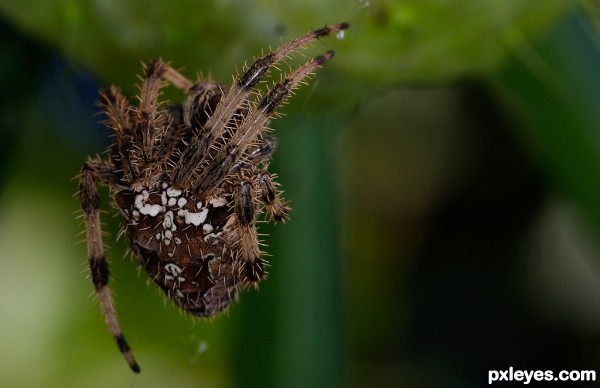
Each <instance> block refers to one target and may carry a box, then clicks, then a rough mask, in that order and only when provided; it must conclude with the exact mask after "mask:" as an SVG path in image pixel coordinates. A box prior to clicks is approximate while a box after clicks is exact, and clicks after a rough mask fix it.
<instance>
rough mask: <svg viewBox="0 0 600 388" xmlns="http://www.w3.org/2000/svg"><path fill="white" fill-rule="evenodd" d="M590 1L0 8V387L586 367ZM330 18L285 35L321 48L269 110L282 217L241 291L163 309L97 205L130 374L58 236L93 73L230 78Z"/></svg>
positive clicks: (276, 381)
mask: <svg viewBox="0 0 600 388" xmlns="http://www.w3.org/2000/svg"><path fill="white" fill-rule="evenodd" d="M598 15H600V5H599V4H598V2H596V1H586V2H581V1H549V0H535V1H534V0H529V1H521V0H488V1H479V0H471V1H468V0H461V1H458V0H457V1H442V0H426V1H423V0H405V1H397V2H394V1H366V0H361V1H341V0H340V1H331V2H325V1H304V2H293V3H291V4H290V3H285V4H284V3H283V2H278V1H270V0H263V1H211V2H200V1H191V0H187V1H186V0H181V1H170V2H167V1H129V2H127V3H125V2H118V1H107V0H104V1H102V0H97V1H90V0H88V1H84V0H79V1H78V0H60V1H52V2H50V1H39V0H38V1H34V0H21V1H12V0H11V1H7V0H2V1H0V86H1V87H2V92H1V93H0V314H1V317H2V318H1V319H0V385H1V386H17V385H18V386H26V387H42V386H44V387H46V386H57V387H58V386H60V387H82V386H86V387H87V386H90V387H107V386H111V387H112V386H117V387H120V386H140V387H163V386H171V387H238V386H240V387H254V386H255V387H336V386H340V387H341V386H344V387H366V386H373V387H375V386H376V387H397V386H411V387H454V386H456V387H478V386H487V371H488V370H489V369H508V368H509V367H511V366H513V367H514V368H516V369H542V370H545V369H552V370H555V371H559V370H562V369H567V370H570V369H595V370H599V371H600V367H599V365H600V262H599V261H598V259H599V258H600V256H599V253H600V251H599V250H598V241H599V238H598V233H599V231H600V109H599V107H600V39H599V34H598V30H597V26H596V18H597V17H598ZM340 21H348V22H350V24H351V26H352V27H351V29H349V30H348V31H347V33H346V34H345V37H344V39H342V40H339V39H335V38H328V39H322V40H321V41H319V42H317V43H316V44H314V45H313V46H312V47H311V48H310V49H309V50H308V51H305V52H304V53H305V55H307V56H310V55H315V54H317V53H321V52H324V51H326V50H328V49H333V50H335V51H336V57H335V58H334V60H333V61H332V62H331V63H328V64H327V66H325V68H324V69H321V70H320V71H319V72H318V74H317V76H316V77H315V78H314V79H313V80H312V81H311V83H310V85H309V86H306V87H304V88H303V89H301V90H300V91H299V92H298V93H297V94H296V96H295V97H294V99H293V100H292V101H291V102H290V104H288V105H287V106H286V107H285V108H284V109H283V110H282V111H283V112H284V113H285V116H284V117H282V118H280V119H278V120H276V121H274V122H273V123H272V126H273V127H274V128H275V129H276V134H277V136H278V138H279V139H280V146H279V149H278V151H277V153H276V154H275V158H274V162H273V163H272V169H273V170H274V171H275V172H277V173H278V174H279V175H280V179H279V180H280V182H281V183H282V186H283V188H284V189H285V192H286V198H287V199H289V200H290V201H291V206H292V207H293V212H292V214H291V220H290V221H289V222H288V223H286V224H285V225H278V226H276V227H273V226H271V225H261V231H263V232H265V233H269V234H270V236H268V237H265V240H266V242H267V243H268V245H269V247H268V251H269V252H270V253H271V254H272V258H271V260H270V261H271V267H270V277H269V279H267V280H266V281H265V282H263V283H262V284H261V289H260V291H259V292H256V291H249V292H246V293H244V294H243V295H242V297H241V300H240V303H237V304H236V305H234V306H233V307H232V308H231V309H230V311H229V312H228V313H227V314H225V315H224V316H222V317H219V318H216V319H213V320H210V321H194V320H192V319H190V318H189V317H186V316H184V315H182V314H180V313H179V312H178V311H177V310H176V309H175V308H174V307H173V306H172V305H171V304H170V303H165V301H164V298H163V297H162V296H161V295H159V293H158V291H156V290H155V287H154V285H151V284H150V285H147V284H146V283H147V282H146V280H145V278H144V275H143V274H142V275H141V276H138V274H137V269H136V265H135V264H134V262H133V261H132V260H131V259H130V258H129V257H128V256H126V248H127V243H126V242H125V241H123V240H121V241H118V242H116V241H115V236H116V234H117V232H118V230H119V226H118V223H119V220H118V218H115V217H111V216H110V212H107V213H106V214H104V218H103V220H104V222H105V224H106V231H107V232H108V235H107V236H106V243H107V245H108V246H109V248H108V255H109V257H110V259H111V262H112V268H113V276H112V285H113V288H114V290H115V298H116V300H117V307H118V310H119V312H120V317H121V321H122V326H123V330H124V332H125V334H126V335H127V337H128V339H129V341H130V343H131V345H132V347H133V350H134V353H135V355H136V357H137V358H138V361H139V362H140V364H141V366H142V369H143V371H142V374H140V375H139V376H134V375H133V374H132V373H131V372H130V371H129V370H128V368H127V366H126V364H125V362H124V361H123V359H122V357H121V356H120V355H119V354H118V351H117V349H116V347H115V346H114V343H113V341H112V339H111V338H110V336H109V334H108V333H107V330H106V328H105V325H104V323H103V322H102V319H101V317H100V312H99V309H98V307H97V306H96V305H95V303H94V302H93V298H92V296H91V295H92V290H93V287H92V284H91V281H90V280H89V278H88V276H87V269H86V257H87V253H86V249H85V244H76V242H77V241H79V240H82V239H83V236H82V235H79V236H77V234H78V233H79V232H81V231H82V230H83V226H82V225H81V224H80V220H78V219H76V216H77V213H76V211H77V209H78V201H77V199H76V198H74V197H73V195H74V193H75V192H76V190H77V181H76V180H74V179H73V178H74V177H76V175H77V173H78V170H79V168H80V166H81V163H82V162H83V161H84V160H85V157H86V155H95V154H99V153H101V152H102V151H103V150H104V149H105V147H106V146H107V145H108V143H109V139H107V137H106V135H107V131H106V130H105V129H104V128H102V127H101V126H100V125H98V124H97V120H98V117H97V116H95V115H94V114H95V112H96V111H97V108H96V107H95V106H94V102H95V99H96V95H97V91H98V89H99V88H101V87H103V86H107V85H109V84H117V85H119V86H121V88H122V89H123V90H124V92H125V93H126V94H127V95H129V96H133V95H134V94H135V92H136V88H135V86H134V85H135V83H136V82H137V78H136V74H139V72H140V68H141V66H140V63H141V61H147V60H149V59H151V58H154V57H162V58H163V59H165V60H169V61H171V62H172V63H173V66H174V67H176V68H179V69H181V71H182V72H183V73H184V74H186V75H188V76H189V77H191V78H193V77H194V76H195V74H196V73H200V72H202V73H203V74H204V75H205V76H208V75H209V74H210V75H211V76H212V77H213V78H215V79H217V80H219V81H221V82H230V80H231V76H232V74H235V73H236V71H241V68H242V65H243V64H244V61H250V60H251V59H252V57H253V56H256V55H259V54H260V52H261V51H260V50H261V48H262V49H265V50H266V49H268V47H269V46H275V45H277V44H278V43H279V42H280V41H281V40H287V39H290V38H292V37H294V36H297V35H299V34H302V33H305V32H306V31H308V30H309V29H313V28H319V27H321V26H323V25H325V24H327V23H335V22H340ZM301 60H302V59H301V57H297V58H294V59H291V60H290V61H289V64H290V65H292V66H293V65H294V64H297V63H299V62H301ZM281 68H282V69H283V70H287V68H288V66H287V65H283V66H281ZM236 69H237V70H236ZM166 97H167V98H169V99H171V100H177V99H180V98H182V96H181V95H180V94H178V93H177V92H176V91H168V92H167V93H166ZM106 194H107V193H106V191H103V201H104V204H105V208H106V210H109V206H108V205H107V204H108V198H107V195H106ZM579 385H581V386H585V384H583V383H581V384H579ZM579 385H578V386H579Z"/></svg>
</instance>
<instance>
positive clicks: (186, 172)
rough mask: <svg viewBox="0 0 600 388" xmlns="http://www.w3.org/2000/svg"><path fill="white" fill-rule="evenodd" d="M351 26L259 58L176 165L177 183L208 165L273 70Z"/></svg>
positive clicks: (336, 27)
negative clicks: (241, 110) (210, 155)
mask: <svg viewBox="0 0 600 388" xmlns="http://www.w3.org/2000/svg"><path fill="white" fill-rule="evenodd" d="M348 27H349V24H348V23H340V24H334V25H331V26H327V27H323V28H321V29H318V30H315V31H312V32H309V33H308V34H306V35H304V36H301V37H299V38H296V39H294V40H292V41H290V42H288V43H285V44H282V45H280V46H279V47H277V48H276V49H275V50H273V51H271V52H270V53H269V54H267V55H265V56H263V57H261V58H259V59H256V60H255V61H254V62H253V63H252V65H250V67H249V68H248V69H247V70H246V71H245V72H244V73H243V74H242V75H241V76H238V77H237V79H235V80H234V83H233V85H232V86H231V88H230V89H229V91H228V92H227V93H226V94H225V96H224V97H223V98H221V100H220V101H219V104H218V105H217V108H216V109H215V111H214V113H213V114H212V115H211V116H210V118H209V119H208V121H207V122H206V125H205V130H204V131H203V135H202V136H201V137H198V138H194V139H193V140H192V143H198V145H195V144H191V147H190V148H189V149H188V150H187V151H186V152H184V153H183V154H182V155H181V158H180V160H179V164H178V165H177V166H176V167H175V174H174V180H175V183H176V184H178V185H183V184H185V183H187V182H188V181H189V180H190V179H191V177H192V176H193V175H194V173H195V172H196V171H195V170H198V168H199V166H202V165H203V164H204V162H205V161H206V155H207V154H208V153H207V152H206V150H208V149H209V148H211V147H212V145H213V144H214V142H215V139H219V138H220V137H221V135H222V134H223V133H224V131H226V130H228V126H227V124H228V123H229V121H230V119H231V118H232V117H233V116H234V114H235V112H236V110H237V109H238V107H239V106H242V105H243V104H245V102H246V101H247V99H248V97H249V95H250V94H251V93H252V92H253V90H254V87H255V86H256V85H257V84H258V83H259V82H260V80H261V79H263V78H264V77H265V76H266V74H267V73H268V71H269V69H271V68H272V67H273V66H274V65H275V64H276V63H278V62H280V61H282V60H283V59H285V58H286V57H288V56H289V55H290V54H292V53H294V52H296V51H298V50H299V49H301V48H303V47H306V46H307V45H308V44H310V43H311V42H313V41H315V40H317V39H319V38H321V37H324V36H328V35H330V34H335V33H337V32H339V31H342V30H345V29H347V28H348Z"/></svg>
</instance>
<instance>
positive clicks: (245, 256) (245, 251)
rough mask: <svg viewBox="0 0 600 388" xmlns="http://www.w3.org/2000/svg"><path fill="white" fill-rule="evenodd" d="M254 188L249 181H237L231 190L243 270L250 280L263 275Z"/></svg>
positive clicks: (255, 280)
mask: <svg viewBox="0 0 600 388" xmlns="http://www.w3.org/2000/svg"><path fill="white" fill-rule="evenodd" d="M254 197H255V194H254V188H253V187H252V184H251V183H250V182H245V181H243V182H240V183H238V184H237V185H236V186H235V188H234V191H233V201H234V202H233V203H234V211H235V215H236V217H237V220H238V222H239V243H240V252H241V257H242V260H243V266H244V268H243V269H244V272H245V275H246V277H247V278H248V280H249V281H251V282H258V281H259V280H261V279H262V278H263V277H264V275H265V269H264V264H263V260H262V259H261V258H260V255H261V252H260V249H259V246H258V237H257V235H256V205H255V203H254Z"/></svg>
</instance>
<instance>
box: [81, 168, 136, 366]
mask: <svg viewBox="0 0 600 388" xmlns="http://www.w3.org/2000/svg"><path fill="white" fill-rule="evenodd" d="M109 164H110V163H108V162H103V161H98V160H90V161H88V162H86V163H85V164H84V165H83V168H82V169H81V174H80V176H79V199H80V201H81V209H82V210H83V218H84V221H85V229H86V233H87V246H88V254H89V265H90V273H91V276H92V282H93V283H94V288H95V294H96V298H97V299H98V302H99V303H100V308H101V309H102V315H103V316H104V320H105V321H106V324H107V326H108V329H109V330H110V332H111V334H112V335H113V336H114V338H115V340H116V342H117V346H118V347H119V350H120V351H121V353H123V356H124V357H125V360H126V361H127V363H128V364H129V367H130V368H131V370H132V371H134V372H135V373H139V372H140V367H139V365H138V364H137V362H136V361H135V359H134V358H133V354H132V353H131V350H130V348H129V345H128V344H127V341H125V337H124V336H123V333H122V332H121V327H120V325H119V320H118V319H117V312H116V310H115V307H114V304H113V300H112V296H111V292H110V289H109V288H108V279H109V276H110V270H109V268H108V261H107V260H106V256H105V255H104V245H103V242H102V230H101V227H100V209H99V206H100V196H99V195H98V189H97V187H96V183H98V182H100V183H104V184H106V185H109V184H110V183H111V181H112V180H114V177H111V176H109V175H108V174H107V171H110V166H109Z"/></svg>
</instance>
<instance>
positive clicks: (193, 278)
mask: <svg viewBox="0 0 600 388" xmlns="http://www.w3.org/2000/svg"><path fill="white" fill-rule="evenodd" d="M348 27H349V25H348V23H340V24H335V25H330V26H327V27H324V28H320V29H317V30H314V31H312V32H310V33H308V34H307V35H304V36H301V37H299V38H296V39H294V40H292V41H290V42H288V43H285V44H282V45H280V46H279V47H277V48H276V49H274V50H272V51H270V52H269V53H268V54H266V55H264V56H262V57H261V58H258V59H256V60H254V62H253V63H252V64H251V65H250V66H249V67H245V71H244V72H243V73H242V74H241V75H239V76H237V77H235V78H234V82H233V84H232V86H231V87H230V88H229V89H226V88H225V87H224V86H222V85H220V84H218V83H215V82H212V81H199V82H196V83H194V82H192V81H190V80H188V79H187V78H186V77H184V76H183V75H182V74H180V73H179V72H177V71H176V70H175V69H173V68H172V67H171V66H170V65H169V64H168V63H165V62H163V61H162V60H160V59H158V60H154V61H152V62H150V63H149V64H147V65H145V66H144V74H143V77H142V81H141V85H140V91H139V95H138V97H137V98H138V101H139V102H138V104H137V106H134V105H132V104H130V103H129V102H128V101H127V99H126V98H125V97H124V96H123V95H122V94H121V92H120V91H119V89H118V88H116V87H114V86H113V87H110V88H109V89H107V90H103V91H101V92H100V101H99V105H100V106H101V108H102V110H103V111H104V113H105V115H106V117H107V119H106V121H104V122H103V123H104V124H105V125H106V126H107V127H108V128H109V129H110V130H111V132H112V134H113V136H114V143H113V144H112V145H111V146H110V147H109V148H108V150H107V153H106V158H105V159H102V158H100V157H95V158H88V159H87V161H86V162H85V163H84V164H83V167H82V169H81V172H80V175H79V198H80V202H81V208H82V210H83V219H84V223H85V229H86V235H87V248H88V254H89V267H90V272H91V278H92V282H93V284H94V287H95V296H96V299H97V300H98V302H99V304H100V308H101V310H102V314H103V316H104V319H105V321H106V324H107V326H108V329H109V331H110V333H111V334H112V335H113V336H114V338H115V340H116V342H117V345H118V348H119V350H120V351H121V353H122V354H123V356H124V357H125V360H126V361H127V363H128V364H129V367H130V368H131V370H132V371H133V372H135V373H139V372H140V367H139V365H138V363H137V362H136V361H135V358H134V357H133V354H132V352H131V349H130V347H129V345H128V343H127V341H126V340H125V337H124V336H123V333H122V332H121V328H120V325H119V321H118V318H117V312H116V310H115V307H114V305H113V299H112V296H111V291H110V289H109V287H108V279H109V265H108V261H107V258H106V256H105V253H104V246H103V242H102V230H101V224H100V208H99V205H100V203H99V202H100V200H99V195H98V188H97V184H101V185H103V186H108V187H109V189H110V192H111V195H112V198H113V200H114V203H115V205H116V208H118V210H119V211H120V213H121V215H122V217H123V218H124V229H123V233H125V234H126V235H127V237H128V239H129V243H130V247H131V251H132V253H133V255H134V256H135V257H136V258H137V260H138V262H139V264H140V265H141V266H142V267H143V268H144V269H145V270H146V272H147V274H148V276H149V277H150V278H151V279H152V280H153V281H154V282H155V283H156V284H157V285H158V287H160V289H162V290H163V291H164V292H165V294H166V296H167V297H168V298H169V299H170V300H171V301H173V302H174V303H175V305H177V306H178V307H179V308H181V309H182V310H183V311H185V312H186V313H189V314H191V315H192V316H197V317H210V316H214V315H216V314H218V313H220V312H222V311H223V310H225V309H226V308H227V307H228V306H229V305H230V303H231V302H232V301H233V300H235V299H236V298H237V295H238V292H239V291H240V290H241V289H244V288H246V287H248V286H250V285H255V286H256V285H257V284H258V283H259V282H260V280H261V279H263V278H264V277H265V276H266V272H265V267H266V265H267V264H266V261H265V260H264V259H263V258H262V256H263V255H264V252H262V251H261V249H260V243H259V239H258V237H257V231H256V223H257V217H258V216H259V215H260V214H261V213H263V212H266V214H267V217H268V219H270V220H272V221H275V222H279V221H285V220H286V219H287V218H288V212H289V208H288V206H287V205H286V203H285V201H284V200H283V199H282V197H281V191H280V190H279V188H278V184H277V183H276V182H275V178H276V177H275V175H274V174H270V173H269V171H268V164H269V160H270V156H271V154H272V153H273V151H274V150H275V147H276V142H275V140H274V139H273V138H272V137H271V136H270V135H269V132H270V130H269V128H267V125H268V122H269V120H270V119H271V118H272V117H276V116H277V113H276V110H277V108H278V107H279V106H280V105H281V104H282V103H284V102H285V101H286V100H287V99H288V97H289V95H290V93H291V92H292V91H293V90H294V89H295V88H296V87H297V86H299V84H301V83H304V82H305V80H306V79H307V78H308V77H309V76H310V75H312V74H313V72H314V70H315V69H316V68H318V67H320V66H321V65H322V64H324V63H325V62H327V61H328V60H329V59H331V58H332V57H333V52H332V51H328V52H326V53H324V54H322V55H319V56H316V57H314V58H312V59H310V60H309V61H307V62H306V63H304V64H303V65H301V66H299V67H298V68H296V69H295V70H293V71H291V72H290V73H289V74H287V75H285V76H284V77H283V78H282V80H281V81H279V82H277V83H274V84H273V85H272V86H271V87H270V88H269V89H268V91H267V92H266V94H264V95H261V93H260V92H259V91H257V90H256V86H257V85H258V84H259V82H260V81H261V80H262V79H263V78H264V77H265V76H266V75H267V74H268V72H269V70H270V69H271V68H272V67H274V66H276V64H277V63H279V62H281V61H284V60H285V58H287V57H288V56H290V55H291V54H293V53H295V52H297V51H298V50H300V49H302V48H303V47H305V46H307V45H308V44H309V43H311V42H312V41H314V40H317V39H319V38H321V37H325V36H328V35H330V34H336V33H337V34H339V35H340V36H341V34H342V33H343V30H345V29H347V28H348ZM167 83H169V84H171V85H173V86H175V87H176V88H178V89H180V90H182V91H183V92H185V93H186V94H187V100H186V101H185V103H183V104H171V105H167V104H166V103H164V102H161V101H160V100H159V97H160V94H161V89H162V88H163V87H164V86H166V84H167Z"/></svg>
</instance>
